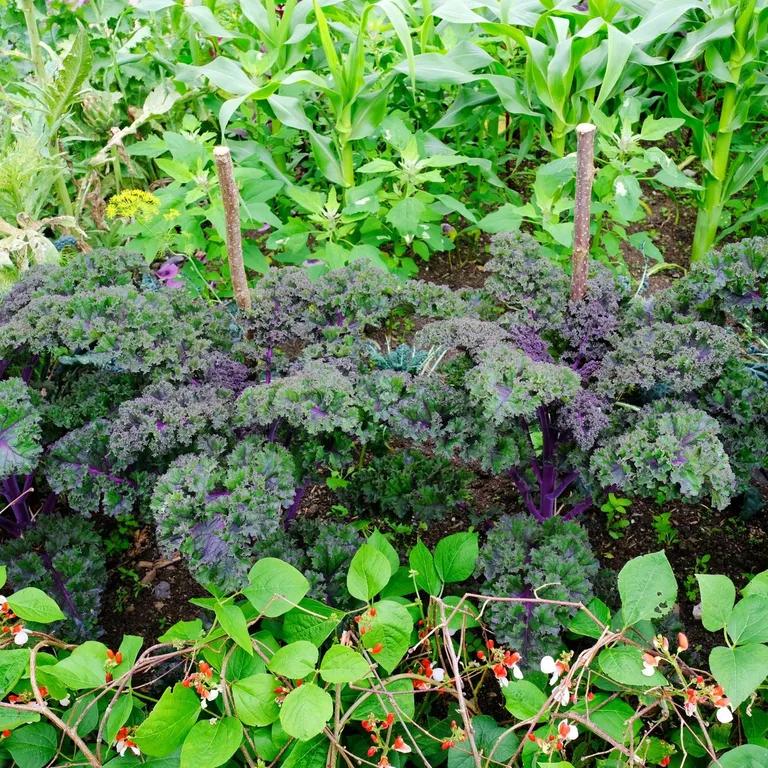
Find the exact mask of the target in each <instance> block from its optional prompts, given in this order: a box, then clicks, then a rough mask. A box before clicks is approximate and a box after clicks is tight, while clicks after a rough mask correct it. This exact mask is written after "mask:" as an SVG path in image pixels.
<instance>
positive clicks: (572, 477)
mask: <svg viewBox="0 0 768 768" xmlns="http://www.w3.org/2000/svg"><path fill="white" fill-rule="evenodd" d="M578 477H579V473H578V472H577V471H576V470H573V471H572V472H569V473H568V474H567V475H566V476H565V477H564V478H563V479H562V481H561V482H560V485H558V486H557V488H555V490H554V491H552V497H553V498H554V499H555V500H557V499H559V498H560V497H561V496H562V495H563V494H564V493H565V492H566V491H567V490H568V488H569V487H570V486H571V485H572V484H573V483H574V482H575V481H576V480H577V479H578Z"/></svg>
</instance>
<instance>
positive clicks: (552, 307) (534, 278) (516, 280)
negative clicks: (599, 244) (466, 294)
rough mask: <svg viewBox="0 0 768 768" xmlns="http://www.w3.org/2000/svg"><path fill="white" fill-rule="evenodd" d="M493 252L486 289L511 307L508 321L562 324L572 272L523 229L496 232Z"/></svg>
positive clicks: (537, 325)
mask: <svg viewBox="0 0 768 768" xmlns="http://www.w3.org/2000/svg"><path fill="white" fill-rule="evenodd" d="M491 256H492V257H493V258H492V259H491V260H490V261H489V262H487V263H486V265H485V269H486V271H488V272H490V273H491V275H490V276H489V277H488V279H487V280H486V281H485V291H486V292H487V293H488V294H490V296H491V298H492V299H493V300H495V301H496V302H497V303H498V304H500V305H501V306H502V307H504V308H505V309H506V310H507V315H506V321H507V322H509V323H510V324H512V325H522V326H525V327H530V328H533V329H534V330H537V331H546V330H549V329H552V328H556V327H559V326H560V325H561V324H562V322H563V319H564V312H565V307H566V306H567V304H568V294H569V281H568V276H567V275H566V274H565V272H563V270H562V269H561V268H560V267H558V266H557V265H556V264H554V263H553V262H552V261H551V260H550V259H547V258H544V257H543V256H542V254H541V246H540V245H539V244H538V243H537V242H536V240H534V239H533V238H532V237H531V236H530V235H526V234H524V233H521V232H512V233H503V234H499V235H495V236H494V237H493V238H492V239H491Z"/></svg>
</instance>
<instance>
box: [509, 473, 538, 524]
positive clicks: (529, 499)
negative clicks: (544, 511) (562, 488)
mask: <svg viewBox="0 0 768 768" xmlns="http://www.w3.org/2000/svg"><path fill="white" fill-rule="evenodd" d="M509 476H510V477H511V478H512V481H513V482H514V484H515V486H516V487H517V490H518V493H519V494H520V495H521V496H522V497H523V501H524V502H525V508H526V509H527V510H528V512H530V513H531V514H532V515H533V516H534V517H535V518H536V520H538V521H539V522H542V520H541V517H540V515H539V510H538V508H537V507H536V504H534V502H533V496H532V495H531V487H530V486H529V485H528V483H527V481H526V479H525V478H524V477H523V476H522V475H521V474H520V472H519V471H518V470H517V469H516V468H515V467H512V468H511V469H510V470H509Z"/></svg>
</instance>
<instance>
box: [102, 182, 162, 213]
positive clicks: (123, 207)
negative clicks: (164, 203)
mask: <svg viewBox="0 0 768 768" xmlns="http://www.w3.org/2000/svg"><path fill="white" fill-rule="evenodd" d="M159 210H160V200H158V198H157V197H155V195H153V194H152V193H151V192H145V191H144V190H143V189H126V190H124V191H122V192H120V193H119V194H117V195H114V196H113V197H112V198H110V201H109V202H108V203H107V218H109V219H136V220H137V221H149V220H150V219H152V218H154V217H155V216H156V215H157V213H158V211H159Z"/></svg>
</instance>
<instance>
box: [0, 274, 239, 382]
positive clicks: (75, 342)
mask: <svg viewBox="0 0 768 768" xmlns="http://www.w3.org/2000/svg"><path fill="white" fill-rule="evenodd" d="M230 325H231V324H230V321H229V319H228V318H226V317H225V316H224V315H223V314H222V313H221V312H219V311H217V310H212V309H210V308H209V307H207V306H206V305H205V304H204V303H203V302H202V301H201V300H197V299H195V298H194V297H192V296H191V295H189V294H187V293H186V292H185V291H170V290H168V291H166V290H162V291H141V290H139V289H137V288H134V287H133V286H131V285H122V286H114V287H107V288H99V289H97V290H92V291H85V292H81V293H77V294H74V295H72V296H60V295H49V294H44V295H39V296H36V297H34V298H33V299H32V300H31V301H30V302H29V304H28V305H27V306H25V307H24V308H22V309H21V310H19V311H18V312H17V313H16V314H15V315H14V317H13V318H11V319H10V320H9V321H8V322H7V323H6V324H5V325H4V326H3V327H2V334H1V336H2V342H1V343H0V354H10V353H12V352H13V350H15V349H17V348H19V347H26V348H27V349H28V350H29V351H30V352H32V353H35V354H49V355H51V356H52V357H54V358H55V359H57V360H59V362H61V363H62V364H65V365H90V366H93V367H96V368H101V369H104V370H107V371H113V372H134V373H143V374H149V375H151V376H153V377H157V378H160V377H168V378H171V379H178V378H185V377H187V376H188V375H189V374H191V373H195V372H197V371H199V370H200V369H201V368H202V367H203V366H204V365H205V364H206V361H207V357H208V354H209V353H210V352H211V351H212V350H213V349H215V348H222V349H226V348H227V346H228V345H231V336H232V331H231V328H230Z"/></svg>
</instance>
